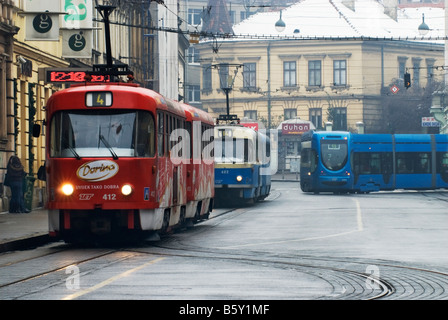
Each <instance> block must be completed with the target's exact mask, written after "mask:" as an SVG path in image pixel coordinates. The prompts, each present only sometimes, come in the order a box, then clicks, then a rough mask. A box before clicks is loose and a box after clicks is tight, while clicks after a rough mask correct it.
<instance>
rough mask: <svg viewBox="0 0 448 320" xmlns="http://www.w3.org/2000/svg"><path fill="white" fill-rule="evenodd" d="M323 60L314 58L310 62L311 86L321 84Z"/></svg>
mask: <svg viewBox="0 0 448 320" xmlns="http://www.w3.org/2000/svg"><path fill="white" fill-rule="evenodd" d="M321 69H322V66H321V61H320V60H312V61H309V62H308V85H309V86H321V85H322V80H321Z"/></svg>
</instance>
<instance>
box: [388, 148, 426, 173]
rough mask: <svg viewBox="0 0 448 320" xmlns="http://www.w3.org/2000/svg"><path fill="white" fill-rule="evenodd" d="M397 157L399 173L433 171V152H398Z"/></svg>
mask: <svg viewBox="0 0 448 320" xmlns="http://www.w3.org/2000/svg"><path fill="white" fill-rule="evenodd" d="M396 158H397V163H396V166H397V173H398V174H415V173H420V174H422V173H430V172H431V154H430V153H429V152H397V155H396Z"/></svg>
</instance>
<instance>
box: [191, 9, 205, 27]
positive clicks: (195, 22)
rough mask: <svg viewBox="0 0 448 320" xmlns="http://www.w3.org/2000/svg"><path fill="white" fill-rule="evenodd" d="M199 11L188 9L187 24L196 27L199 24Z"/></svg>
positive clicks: (200, 12)
mask: <svg viewBox="0 0 448 320" xmlns="http://www.w3.org/2000/svg"><path fill="white" fill-rule="evenodd" d="M201 15H202V10H201V9H188V24H191V25H194V26H197V25H200V24H201Z"/></svg>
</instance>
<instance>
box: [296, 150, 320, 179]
mask: <svg viewBox="0 0 448 320" xmlns="http://www.w3.org/2000/svg"><path fill="white" fill-rule="evenodd" d="M300 162H301V165H302V166H303V167H306V166H308V167H309V168H310V169H309V170H310V172H311V173H313V172H314V171H315V170H316V168H317V153H316V151H315V150H314V149H310V148H303V149H302V152H301V156H300Z"/></svg>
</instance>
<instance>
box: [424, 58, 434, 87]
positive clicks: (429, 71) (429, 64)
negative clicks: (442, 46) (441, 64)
mask: <svg viewBox="0 0 448 320" xmlns="http://www.w3.org/2000/svg"><path fill="white" fill-rule="evenodd" d="M433 76H434V61H426V77H427V79H428V80H427V81H428V84H430V83H431V82H432V81H433Z"/></svg>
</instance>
